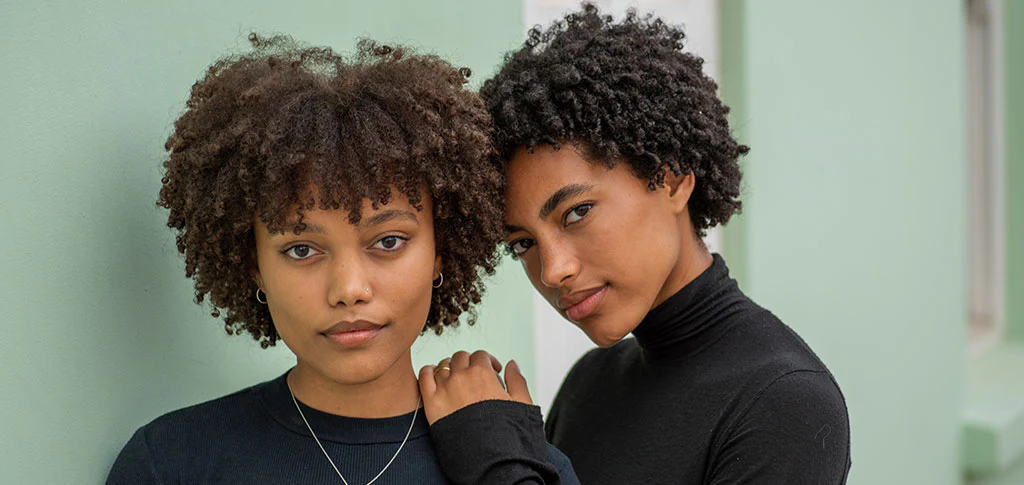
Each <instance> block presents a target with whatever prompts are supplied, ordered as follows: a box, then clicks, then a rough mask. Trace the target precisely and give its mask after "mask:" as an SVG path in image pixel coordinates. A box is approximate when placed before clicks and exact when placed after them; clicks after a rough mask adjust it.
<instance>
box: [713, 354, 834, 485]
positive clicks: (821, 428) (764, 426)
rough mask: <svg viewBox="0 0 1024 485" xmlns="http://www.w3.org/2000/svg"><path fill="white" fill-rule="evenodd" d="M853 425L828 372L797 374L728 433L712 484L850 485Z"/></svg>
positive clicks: (781, 381)
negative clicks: (791, 484)
mask: <svg viewBox="0 0 1024 485" xmlns="http://www.w3.org/2000/svg"><path fill="white" fill-rule="evenodd" d="M849 433H850V428H849V421H848V418H847V413H846V405H845V404H844V400H843V397H842V394H841V393H840V392H839V388H838V387H837V386H836V385H835V383H834V382H833V381H832V378H831V377H830V376H829V374H828V373H826V372H814V371H797V372H792V373H789V374H786V375H784V376H782V377H780V378H778V379H777V380H775V382H773V383H772V384H771V385H769V386H768V387H767V388H765V389H764V391H763V392H762V393H761V394H760V396H758V398H757V399H756V400H755V401H754V402H753V403H752V404H751V406H750V408H749V409H748V410H747V412H746V413H745V414H744V415H743V416H742V418H741V419H740V420H739V421H738V423H737V424H736V426H734V427H733V429H732V430H731V431H730V432H729V433H728V435H727V436H728V437H727V439H726V442H725V444H724V446H723V447H722V449H721V452H720V453H718V454H717V459H715V460H714V462H713V464H712V467H711V470H710V471H711V474H710V477H711V478H710V480H709V482H710V483H711V484H714V485H719V484H721V485H724V484H788V483H815V484H823V485H824V484H844V483H846V477H847V474H848V472H849V469H850V450H849Z"/></svg>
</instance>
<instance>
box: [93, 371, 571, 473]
mask: <svg viewBox="0 0 1024 485" xmlns="http://www.w3.org/2000/svg"><path fill="white" fill-rule="evenodd" d="M286 375H287V374H285V375H283V376H281V377H279V378H277V379H274V380H272V381H269V382H265V383H263V384H260V385H257V386H254V387H250V388H248V389H245V390H242V391H239V392H236V393H234V394H231V395H229V396H225V397H222V398H220V399H216V400H213V401H210V402H207V403H203V404H198V405H195V406H192V407H188V408H185V409H181V410H178V411H174V412H172V413H168V414H165V415H163V416H161V417H159V418H157V419H156V420H154V421H153V422H151V423H149V424H147V425H146V426H143V427H142V428H140V429H139V430H138V431H137V432H136V433H135V435H134V436H132V438H131V440H130V441H129V442H128V444H127V445H125V447H124V449H123V450H121V453H120V455H118V457H117V460H116V461H115V462H114V466H113V468H112V469H111V470H110V475H109V476H108V477H107V484H108V485H121V484H125V485H128V484H132V485H135V484H175V483H181V484H186V483H188V484H236V483H245V484H280V483H302V484H312V483H330V484H334V483H341V480H340V479H339V478H338V476H337V474H336V473H335V472H334V470H333V469H332V468H331V465H330V463H329V462H328V461H327V458H325V457H324V455H323V452H322V451H321V450H320V448H319V447H318V446H317V444H316V442H315V441H313V438H312V437H311V436H310V434H309V431H308V430H307V428H306V425H305V423H303V422H302V418H300V417H299V413H298V411H297V410H296V409H295V403H294V402H293V401H292V398H291V394H290V393H289V392H288V385H287V384H286V382H285V376H286ZM510 404H514V403H506V402H496V401H492V402H489V403H484V405H482V406H480V409H479V410H480V411H482V412H484V413H486V414H495V415H501V416H503V418H505V419H504V421H505V426H506V427H507V426H514V427H517V428H518V429H527V428H528V429H530V430H531V431H532V430H533V429H534V428H539V427H540V423H541V420H540V412H539V410H538V409H534V408H532V407H521V406H517V407H515V408H514V409H509V408H510V406H509V405H510ZM299 405H300V406H302V412H303V413H304V414H305V415H306V419H308V420H309V424H310V426H311V427H312V428H313V431H314V432H315V433H316V435H317V437H318V438H320V442H321V443H323V446H324V448H325V449H326V450H327V452H328V453H329V454H330V455H331V458H332V459H333V460H334V463H335V464H337V466H338V469H339V470H340V471H341V473H342V474H343V475H344V476H345V479H346V480H347V481H348V482H349V483H352V484H359V483H366V482H368V481H369V480H370V479H372V478H373V477H374V476H375V475H376V474H377V473H378V472H380V470H381V468H383V467H384V465H385V464H386V463H387V462H388V460H389V459H391V457H392V455H394V453H395V450H397V449H398V446H399V444H400V443H401V442H402V440H403V439H404V438H405V436H406V433H408V432H409V425H410V424H412V425H413V426H412V431H411V433H410V434H409V440H408V442H406V444H405V446H404V447H403V448H402V451H401V453H399V454H398V456H397V457H396V458H395V461H394V462H393V463H391V466H389V467H388V469H387V471H386V472H385V473H384V474H383V475H381V477H380V479H379V480H377V481H376V482H374V483H375V484H380V485H384V484H402V485H405V484H413V483H414V484H446V483H449V480H448V479H447V477H445V475H444V474H443V473H442V471H441V467H440V465H439V464H438V461H437V456H436V455H435V453H434V446H433V443H432V441H431V439H430V435H429V427H428V425H427V419H426V417H425V416H424V415H423V410H422V409H420V410H419V412H418V413H417V415H416V421H415V423H413V421H412V419H413V413H409V414H406V415H403V416H397V417H393V418H381V419H364V418H349V417H344V416H336V415H333V414H328V413H324V412H321V411H317V410H316V409H313V408H310V407H308V406H306V405H305V404H302V403H301V402H300V403H299ZM497 429H502V428H497ZM536 435H541V437H540V438H539V442H538V438H537V437H536ZM522 436H525V437H526V439H528V440H529V443H527V444H526V445H524V444H523V443H522V442H521V440H520V438H519V435H516V434H512V433H505V434H504V438H502V437H497V438H495V440H496V442H498V443H501V446H502V447H503V449H505V450H515V452H516V453H517V454H518V459H519V460H521V461H522V462H523V464H520V462H518V461H516V460H509V461H505V462H504V463H505V464H506V469H507V470H506V473H505V475H496V476H508V475H509V474H514V475H515V476H517V477H521V478H523V479H524V480H531V479H532V480H534V483H542V482H547V483H559V475H561V483H563V484H569V485H571V484H575V483H579V482H577V481H576V477H575V475H573V473H572V467H571V465H570V464H569V461H568V460H567V459H566V458H565V456H564V455H562V454H561V453H559V452H558V450H555V449H554V448H552V447H550V445H547V444H546V443H544V439H543V435H542V434H541V433H540V432H539V431H537V432H536V433H524V434H522ZM502 439H506V440H516V442H510V441H501V440H502ZM531 446H532V447H531ZM480 453H484V450H472V449H471V450H468V451H466V452H465V455H464V457H465V458H466V459H468V460H474V461H477V460H480V459H481V457H480V455H479V454H480ZM484 458H486V456H484ZM533 477H538V478H533ZM539 477H544V478H539ZM509 483H511V482H509ZM527 483H529V482H527Z"/></svg>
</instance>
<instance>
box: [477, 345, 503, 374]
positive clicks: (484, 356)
mask: <svg viewBox="0 0 1024 485" xmlns="http://www.w3.org/2000/svg"><path fill="white" fill-rule="evenodd" d="M469 365H471V366H474V365H479V366H481V367H489V368H490V369H492V370H493V371H494V372H501V361H500V360H498V358H497V357H495V356H493V355H491V354H489V353H487V352H486V351H484V350H477V351H476V352H473V355H470V356H469Z"/></svg>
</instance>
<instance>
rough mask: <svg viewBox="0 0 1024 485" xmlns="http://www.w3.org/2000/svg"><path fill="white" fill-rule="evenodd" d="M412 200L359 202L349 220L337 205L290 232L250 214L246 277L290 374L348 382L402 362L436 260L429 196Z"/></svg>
mask: <svg viewBox="0 0 1024 485" xmlns="http://www.w3.org/2000/svg"><path fill="white" fill-rule="evenodd" d="M422 205H423V210H422V211H417V210H416V209H415V208H414V207H413V206H412V205H410V204H409V202H408V200H407V199H406V198H405V197H402V196H396V197H394V198H393V200H392V202H391V203H390V204H388V205H383V206H380V208H379V209H378V210H374V209H373V208H372V207H371V204H370V203H369V201H365V202H364V204H363V208H362V219H361V221H360V222H359V223H358V224H355V225H353V224H350V223H349V221H348V211H347V210H330V211H323V210H312V211H308V212H306V213H305V216H304V218H303V222H305V224H306V226H307V227H306V230H305V231H304V232H302V233H301V234H298V235H296V234H295V233H294V232H293V231H292V230H291V228H290V227H289V228H287V229H286V230H285V232H283V233H271V232H269V231H268V230H267V227H266V226H265V225H263V224H262V223H260V222H258V221H257V223H256V225H255V233H256V254H257V262H258V266H259V269H258V273H257V274H256V280H257V283H258V284H259V285H260V287H261V288H262V289H263V291H264V292H265V293H266V295H267V296H266V299H267V306H268V307H269V310H270V314H271V317H272V318H273V320H274V325H275V327H276V328H277V331H278V333H279V334H280V335H281V339H282V340H284V342H285V344H286V345H287V346H288V348H289V349H291V351H292V352H294V353H295V355H296V357H297V358H298V364H297V366H296V371H297V372H300V373H304V374H305V375H315V376H317V377H318V378H321V379H326V380H329V381H333V382H335V383H340V384H350V385H352V384H362V383H367V382H371V381H374V380H376V379H379V378H381V377H382V376H387V375H389V373H392V374H394V373H401V372H403V371H408V370H409V369H411V366H412V361H411V359H410V352H409V348H410V347H411V346H412V344H413V342H414V341H415V340H416V338H417V337H418V336H419V334H420V331H421V330H422V329H423V325H424V323H425V321H426V319H427V313H428V311H429V309H430V299H431V291H432V288H431V283H432V280H434V279H435V278H436V277H437V275H438V271H439V270H440V264H441V261H440V258H439V257H438V256H436V255H435V252H434V223H433V216H432V213H431V205H430V198H429V197H424V198H423V203H422Z"/></svg>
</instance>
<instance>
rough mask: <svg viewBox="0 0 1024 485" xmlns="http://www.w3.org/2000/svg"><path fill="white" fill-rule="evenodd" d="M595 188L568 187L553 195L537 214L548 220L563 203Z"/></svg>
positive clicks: (582, 185)
mask: <svg viewBox="0 0 1024 485" xmlns="http://www.w3.org/2000/svg"><path fill="white" fill-rule="evenodd" d="M593 188H594V186H593V185H584V184H569V185H566V186H565V187H562V188H560V189H558V190H556V191H555V193H553V194H551V197H548V200H547V201H545V202H544V205H543V206H541V208H540V212H539V213H537V215H538V216H539V217H540V218H541V219H546V218H547V217H548V216H549V215H550V214H551V212H552V211H554V210H555V208H557V207H558V206H559V205H561V204H562V202H565V201H566V200H568V199H571V198H573V197H576V196H577V195H580V194H584V193H586V192H589V191H590V189H593Z"/></svg>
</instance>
